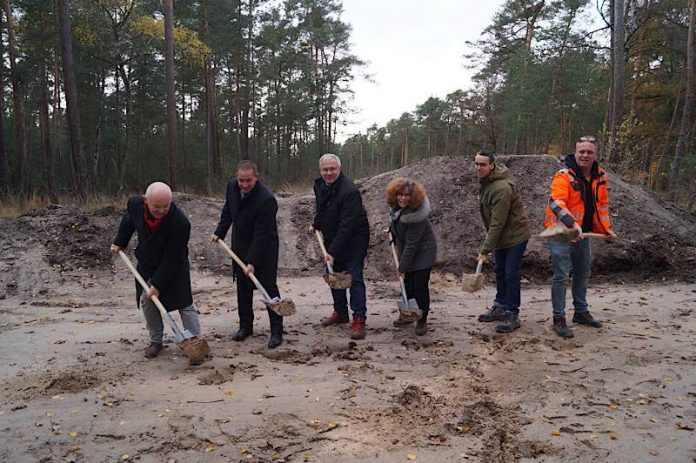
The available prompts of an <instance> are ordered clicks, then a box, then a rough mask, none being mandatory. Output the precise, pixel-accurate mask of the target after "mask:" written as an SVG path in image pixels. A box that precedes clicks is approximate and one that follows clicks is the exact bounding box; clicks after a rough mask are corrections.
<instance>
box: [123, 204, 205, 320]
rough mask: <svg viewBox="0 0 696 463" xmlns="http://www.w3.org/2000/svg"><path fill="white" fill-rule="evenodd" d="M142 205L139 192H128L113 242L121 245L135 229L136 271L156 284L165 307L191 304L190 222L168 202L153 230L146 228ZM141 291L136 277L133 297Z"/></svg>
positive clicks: (173, 307)
mask: <svg viewBox="0 0 696 463" xmlns="http://www.w3.org/2000/svg"><path fill="white" fill-rule="evenodd" d="M144 207H145V201H144V200H143V197H142V196H132V197H131V198H130V199H129V200H128V206H127V209H126V213H125V214H124V215H123V218H122V219H121V224H120V225H119V227H118V233H116V238H114V244H115V245H116V246H118V247H120V248H123V249H125V248H126V247H127V246H128V242H129V241H130V239H131V237H132V236H133V232H135V231H137V232H138V246H137V247H136V248H135V257H136V258H137V259H138V265H137V269H138V272H140V275H142V277H143V278H144V279H145V281H148V282H149V283H150V285H152V286H154V287H155V288H157V290H158V291H159V293H160V295H159V300H160V301H161V302H162V305H164V307H165V308H166V309H167V311H169V312H171V311H173V310H179V309H183V308H185V307H188V306H190V305H191V304H193V298H192V296H191V274H190V267H189V255H188V241H189V236H190V234H191V223H190V222H189V220H188V218H187V217H186V215H185V214H184V213H183V212H182V211H181V209H179V208H178V207H177V206H176V204H174V203H172V204H171V207H170V208H169V212H168V213H167V215H166V216H165V217H164V219H163V221H162V223H161V224H160V226H159V227H158V228H157V229H156V230H155V231H154V232H153V231H150V229H149V228H148V226H147V225H146V224H145V214H144ZM142 291H143V289H142V287H141V286H140V284H138V282H137V280H136V282H135V294H136V301H139V300H140V294H141V293H142ZM136 303H137V302H136Z"/></svg>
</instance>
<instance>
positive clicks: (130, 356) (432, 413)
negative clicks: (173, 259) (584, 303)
mask: <svg viewBox="0 0 696 463" xmlns="http://www.w3.org/2000/svg"><path fill="white" fill-rule="evenodd" d="M122 270H123V269H121V268H118V272H117V273H116V272H115V271H114V272H113V273H112V274H111V275H110V276H107V277H105V278H90V277H89V276H85V277H84V278H83V279H82V280H81V281H80V280H73V279H72V278H67V279H65V280H64V281H63V283H62V284H61V285H56V286H54V287H53V289H51V290H42V291H38V292H36V293H35V294H34V295H33V296H29V297H28V296H20V295H13V294H7V295H5V296H4V299H2V300H0V314H1V315H0V332H1V333H2V336H0V358H1V360H0V374H1V377H2V384H1V385H0V388H1V389H2V397H3V398H2V402H1V404H0V424H1V427H0V429H1V430H2V433H0V460H2V461H7V462H23V461H27V462H34V461H41V462H73V461H75V462H77V461H83V462H115V461H135V460H138V461H143V462H173V461H176V462H189V461H196V462H198V461H200V462H220V461H232V462H236V461H240V462H268V461H274V462H290V461H297V462H320V461H321V462H340V461H363V462H375V461H379V462H407V461H416V462H417V461H425V462H461V461H485V462H506V461H532V460H533V461H577V462H595V461H617V462H618V461H632V462H633V461H656V462H657V461H670V462H676V461H696V433H695V432H694V427H695V426H696V368H694V365H696V336H695V335H696V285H694V284H685V283H670V282H663V284H660V285H657V284H654V283H653V284H641V285H635V284H630V285H628V284H625V285H624V284H612V285H600V284H599V283H593V286H592V288H591V292H590V303H591V305H592V307H593V311H594V313H595V314H596V315H597V316H599V317H601V318H603V319H604V321H605V326H604V327H603V328H601V329H598V330H595V329H592V328H586V327H576V329H575V333H576V337H575V338H574V339H572V340H561V339H560V338H558V337H556V336H555V335H554V334H553V333H552V331H551V329H550V323H551V322H550V300H549V288H548V287H547V286H539V285H536V284H530V283H527V284H526V285H525V286H524V288H523V325H522V329H520V330H518V331H516V332H515V333H513V334H511V335H498V334H496V333H495V331H494V326H493V325H488V324H481V323H478V322H477V321H476V316H477V315H478V313H480V312H481V311H482V310H484V309H485V307H486V305H487V304H489V303H490V300H491V298H492V295H493V292H492V291H493V290H492V288H491V287H490V285H489V286H488V289H487V290H484V291H482V292H480V293H478V294H477V295H470V294H464V293H463V292H462V291H461V290H460V289H459V288H458V285H457V284H456V283H455V282H454V281H453V280H452V279H449V280H448V279H447V278H446V277H444V276H442V275H437V276H435V278H434V282H433V291H432V292H433V294H432V299H433V308H432V317H431V323H430V332H429V333H428V334H427V335H426V336H424V337H420V338H419V337H416V336H414V334H413V331H412V328H411V329H397V328H394V327H393V326H392V324H391V321H392V319H393V318H394V317H395V313H394V312H395V300H396V298H397V288H396V286H395V285H394V284H391V283H385V282H368V297H369V309H368V310H369V316H368V334H367V338H366V339H365V340H364V341H357V342H351V340H350V338H349V335H348V328H347V326H345V325H343V326H339V327H329V328H322V327H321V326H320V325H319V319H320V318H321V317H322V316H323V315H326V314H327V313H328V312H329V309H328V307H329V306H330V295H329V291H328V289H327V287H326V286H325V283H324V281H323V280H322V279H321V278H319V277H318V276H308V277H305V278H281V279H280V280H279V285H280V287H281V291H283V294H284V295H285V296H290V297H292V298H293V299H294V300H295V302H296V303H297V306H298V313H297V314H296V315H294V316H292V317H289V318H287V319H286V326H285V331H286V335H285V339H286V342H285V343H284V344H283V345H282V346H281V347H280V348H278V349H276V350H268V349H267V348H266V342H267V338H268V321H267V316H266V315H265V309H263V306H262V305H261V304H260V303H258V304H257V308H258V311H257V313H256V315H257V317H256V321H255V324H254V329H255V335H254V336H253V337H251V338H249V339H247V340H246V341H245V342H243V343H235V342H233V341H231V340H230V335H231V334H232V333H233V332H234V331H235V329H236V326H237V316H236V312H235V311H234V310H233V302H232V301H233V300H235V299H234V298H235V296H234V290H233V289H232V287H231V282H230V280H229V278H227V277H221V276H217V275H214V274H210V273H195V274H194V275H193V281H194V282H195V288H196V290H195V295H194V298H195V300H196V304H197V307H198V308H199V310H200V312H201V323H202V325H203V328H204V332H205V335H206V337H207V339H208V340H209V343H210V346H211V350H212V352H211V354H212V357H211V358H210V359H209V360H208V361H207V362H206V363H204V364H203V365H201V366H197V367H189V366H188V365H187V362H186V358H185V357H184V356H183V353H182V352H181V351H180V350H179V349H178V348H177V347H176V345H175V344H173V343H169V344H168V345H167V348H166V349H165V350H164V352H163V354H162V355H161V356H160V357H158V358H157V359H145V358H144V357H143V355H142V351H143V348H144V347H145V345H146V341H147V338H146V331H145V328H144V323H143V321H142V317H141V315H140V313H139V312H138V311H137V310H136V309H135V308H134V305H133V294H132V291H133V287H132V280H131V279H130V278H129V277H127V276H126V275H125V272H124V271H122ZM308 273H311V272H308ZM71 281H79V282H76V283H71ZM0 297H3V296H2V295H0Z"/></svg>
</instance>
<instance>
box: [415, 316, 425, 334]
mask: <svg viewBox="0 0 696 463" xmlns="http://www.w3.org/2000/svg"><path fill="white" fill-rule="evenodd" d="M415 333H416V336H425V335H426V334H427V333H428V312H423V315H421V318H419V319H418V321H417V322H416V329H415Z"/></svg>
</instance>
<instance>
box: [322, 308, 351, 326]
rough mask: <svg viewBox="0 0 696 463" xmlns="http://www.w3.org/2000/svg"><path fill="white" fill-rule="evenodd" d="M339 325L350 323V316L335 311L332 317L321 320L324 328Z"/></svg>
mask: <svg viewBox="0 0 696 463" xmlns="http://www.w3.org/2000/svg"><path fill="white" fill-rule="evenodd" d="M339 323H348V314H345V315H341V314H340V313H338V312H337V311H335V310H334V311H333V312H332V313H331V315H329V316H328V317H327V318H323V319H322V320H321V324H322V326H331V325H337V324H339Z"/></svg>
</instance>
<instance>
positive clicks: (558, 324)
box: [553, 316, 575, 339]
mask: <svg viewBox="0 0 696 463" xmlns="http://www.w3.org/2000/svg"><path fill="white" fill-rule="evenodd" d="M553 331H554V333H556V334H557V335H559V336H560V337H562V338H565V339H568V338H572V337H573V336H575V335H574V334H573V330H571V329H570V328H568V325H566V319H565V317H563V316H554V317H553Z"/></svg>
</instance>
